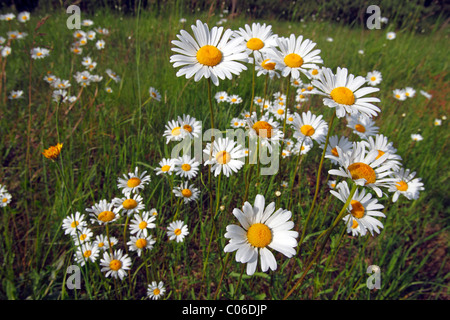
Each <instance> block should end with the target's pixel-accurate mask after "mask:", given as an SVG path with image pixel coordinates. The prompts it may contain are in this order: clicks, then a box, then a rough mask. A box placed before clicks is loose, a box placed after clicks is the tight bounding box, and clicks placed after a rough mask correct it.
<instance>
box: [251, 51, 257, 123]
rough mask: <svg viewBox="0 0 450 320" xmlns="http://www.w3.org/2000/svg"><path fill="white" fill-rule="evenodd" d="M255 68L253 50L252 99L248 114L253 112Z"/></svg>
mask: <svg viewBox="0 0 450 320" xmlns="http://www.w3.org/2000/svg"><path fill="white" fill-rule="evenodd" d="M255 70H256V59H255V52H254V51H253V71H252V100H251V101H250V116H251V115H252V112H253V103H254V101H253V100H255V86H256V77H255Z"/></svg>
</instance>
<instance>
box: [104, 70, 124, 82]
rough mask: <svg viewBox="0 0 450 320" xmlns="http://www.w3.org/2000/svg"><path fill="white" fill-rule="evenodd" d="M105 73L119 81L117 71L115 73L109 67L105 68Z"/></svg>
mask: <svg viewBox="0 0 450 320" xmlns="http://www.w3.org/2000/svg"><path fill="white" fill-rule="evenodd" d="M106 74H107V75H108V76H109V77H110V78H111V79H113V80H114V81H115V82H120V80H121V78H120V76H119V75H117V73H115V72H114V71H112V70H111V69H106Z"/></svg>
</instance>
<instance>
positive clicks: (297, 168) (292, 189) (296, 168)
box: [288, 140, 305, 211]
mask: <svg viewBox="0 0 450 320" xmlns="http://www.w3.org/2000/svg"><path fill="white" fill-rule="evenodd" d="M304 141H305V140H302V143H301V144H300V148H299V151H298V157H297V163H296V165H295V171H294V175H293V177H292V183H291V194H290V196H289V204H288V210H289V211H291V206H292V195H293V193H294V183H295V177H296V176H297V172H298V171H299V167H300V165H301V163H302V161H301V159H302V158H303V157H302V147H303V142H304ZM298 179H299V184H300V175H299V177H298ZM299 194H300V192H299ZM299 202H300V201H299Z"/></svg>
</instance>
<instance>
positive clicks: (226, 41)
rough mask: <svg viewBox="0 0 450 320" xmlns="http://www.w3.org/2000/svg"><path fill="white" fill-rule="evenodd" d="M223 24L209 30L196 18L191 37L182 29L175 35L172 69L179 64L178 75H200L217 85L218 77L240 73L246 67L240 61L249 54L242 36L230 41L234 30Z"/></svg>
mask: <svg viewBox="0 0 450 320" xmlns="http://www.w3.org/2000/svg"><path fill="white" fill-rule="evenodd" d="M223 30H224V28H223V27H213V28H212V29H211V30H210V29H209V27H208V25H207V24H206V23H202V22H201V21H200V20H197V23H196V25H192V31H193V33H194V37H192V36H191V35H190V34H189V33H188V32H186V31H185V30H181V31H180V34H179V35H177V38H178V39H179V40H173V41H172V44H173V45H175V46H176V47H174V48H172V51H175V52H177V53H178V54H175V55H172V56H171V57H170V62H171V63H173V66H174V68H177V67H182V68H181V69H180V70H178V72H177V77H180V76H183V75H184V76H186V79H189V78H191V77H194V80H195V81H199V80H200V79H201V78H203V77H204V78H206V79H211V81H212V83H213V84H214V85H216V86H217V85H219V79H221V80H224V79H225V78H228V79H229V80H231V79H232V75H233V74H235V75H239V74H240V73H241V72H242V71H243V70H247V67H246V66H245V65H244V64H242V63H240V62H244V63H245V62H247V60H248V54H247V53H246V52H245V50H246V49H245V46H244V45H243V44H242V42H241V39H239V38H237V39H232V40H230V38H231V36H232V34H233V32H234V31H232V30H230V29H227V30H226V31H225V32H223Z"/></svg>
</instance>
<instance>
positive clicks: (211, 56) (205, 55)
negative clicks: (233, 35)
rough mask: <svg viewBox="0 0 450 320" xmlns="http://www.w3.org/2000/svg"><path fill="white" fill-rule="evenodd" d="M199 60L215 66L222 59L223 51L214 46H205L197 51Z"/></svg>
mask: <svg viewBox="0 0 450 320" xmlns="http://www.w3.org/2000/svg"><path fill="white" fill-rule="evenodd" d="M197 61H198V62H200V63H201V64H203V65H205V66H210V67H214V66H216V65H218V64H219V63H220V61H222V52H220V50H219V49H217V48H216V47H214V46H210V45H206V46H203V47H201V48H200V49H198V51H197Z"/></svg>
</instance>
